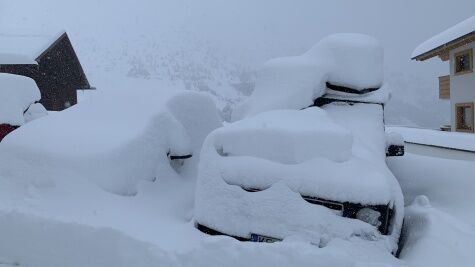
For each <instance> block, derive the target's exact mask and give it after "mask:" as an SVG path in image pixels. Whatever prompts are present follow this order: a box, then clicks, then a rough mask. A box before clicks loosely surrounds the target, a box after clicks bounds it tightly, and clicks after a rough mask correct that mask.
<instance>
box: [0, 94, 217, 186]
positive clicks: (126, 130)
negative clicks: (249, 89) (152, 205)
mask: <svg viewBox="0 0 475 267" xmlns="http://www.w3.org/2000/svg"><path fill="white" fill-rule="evenodd" d="M220 125H221V121H220V119H219V116H218V114H217V111H216V107H215V106H214V103H213V102H212V100H210V99H209V97H207V96H205V95H203V94H200V93H194V92H187V91H172V90H160V89H135V90H115V91H111V92H108V93H100V92H98V93H97V95H95V96H94V97H93V98H91V99H89V100H86V101H84V102H82V103H79V104H78V105H76V106H73V107H71V108H69V109H67V110H65V111H62V112H58V113H55V114H52V115H50V116H48V117H46V118H44V119H42V120H37V121H33V122H31V123H29V124H27V125H25V126H23V127H21V128H20V129H19V130H18V131H16V132H14V133H13V134H11V135H9V136H8V137H7V138H5V139H4V141H3V142H2V143H1V145H0V175H1V173H8V175H9V176H18V179H19V180H20V181H22V180H24V181H26V182H32V183H34V184H35V185H38V186H41V185H52V184H54V182H55V180H56V179H59V178H60V177H61V179H68V178H70V179H83V178H89V179H90V180H92V181H94V182H96V183H97V184H99V185H100V186H101V187H102V188H104V189H106V190H108V191H111V192H114V193H119V194H134V193H136V185H137V183H138V182H139V181H140V180H142V179H149V180H153V179H155V178H160V177H162V176H169V175H171V174H173V173H174V171H173V169H172V168H171V166H170V163H169V156H186V155H191V154H194V152H195V151H197V149H196V148H197V147H200V146H201V141H202V140H203V139H204V137H205V136H206V135H207V133H208V132H210V131H211V130H213V129H215V128H217V127H219V126H220ZM194 156H196V155H194Z"/></svg>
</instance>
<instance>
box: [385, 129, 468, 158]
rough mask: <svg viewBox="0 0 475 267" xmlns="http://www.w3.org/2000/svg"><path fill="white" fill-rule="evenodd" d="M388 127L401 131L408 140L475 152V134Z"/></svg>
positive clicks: (393, 130) (397, 131) (394, 130)
mask: <svg viewBox="0 0 475 267" xmlns="http://www.w3.org/2000/svg"><path fill="white" fill-rule="evenodd" d="M387 129H388V131H392V132H396V133H400V134H401V135H402V136H404V139H405V140H406V141H407V142H411V143H417V144H423V145H432V146H439V147H445V148H455V149H460V150H468V151H473V152H475V135H474V134H470V133H458V132H443V131H439V130H432V129H420V128H411V127H402V126H401V127H399V126H391V127H387Z"/></svg>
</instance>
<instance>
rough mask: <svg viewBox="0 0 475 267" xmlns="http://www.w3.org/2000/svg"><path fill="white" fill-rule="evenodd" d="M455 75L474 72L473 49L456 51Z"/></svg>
mask: <svg viewBox="0 0 475 267" xmlns="http://www.w3.org/2000/svg"><path fill="white" fill-rule="evenodd" d="M454 64H455V75H460V74H465V73H468V72H472V69H473V64H472V49H471V48H470V49H467V50H464V51H460V52H458V53H455V63H454Z"/></svg>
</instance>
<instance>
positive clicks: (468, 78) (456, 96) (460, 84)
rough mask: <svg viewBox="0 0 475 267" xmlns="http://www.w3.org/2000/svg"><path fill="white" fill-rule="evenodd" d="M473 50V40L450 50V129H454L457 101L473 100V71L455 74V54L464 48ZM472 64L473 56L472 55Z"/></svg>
mask: <svg viewBox="0 0 475 267" xmlns="http://www.w3.org/2000/svg"><path fill="white" fill-rule="evenodd" d="M470 48H471V49H473V50H475V42H472V43H470V44H468V45H465V46H462V47H459V48H457V49H454V50H452V51H451V52H450V110H451V111H450V112H451V118H452V119H451V126H452V131H455V126H456V125H455V123H456V116H455V115H456V114H455V105H456V104H458V103H467V102H472V103H473V102H475V73H474V72H470V73H466V74H462V75H455V66H454V63H455V54H456V53H457V52H460V51H463V50H466V49H470ZM472 64H473V56H472ZM472 119H473V118H472Z"/></svg>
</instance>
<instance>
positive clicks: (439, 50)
mask: <svg viewBox="0 0 475 267" xmlns="http://www.w3.org/2000/svg"><path fill="white" fill-rule="evenodd" d="M474 41H475V31H472V32H470V33H467V34H465V35H463V36H461V37H458V38H456V39H454V40H452V41H450V42H447V43H445V44H443V45H440V46H438V47H436V48H434V49H432V50H429V51H427V52H424V53H422V54H419V55H417V56H414V57H412V58H411V59H412V60H417V61H425V60H427V59H431V58H433V57H436V56H438V57H440V58H441V59H442V60H443V61H446V60H448V53H449V52H450V51H451V50H453V49H456V48H458V47H461V46H464V45H466V44H468V43H471V42H474Z"/></svg>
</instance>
